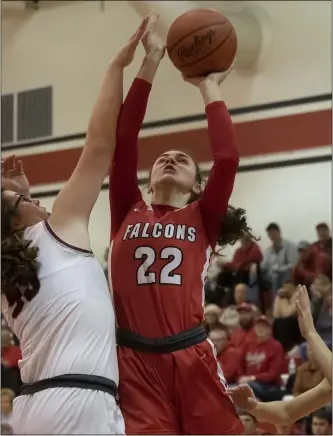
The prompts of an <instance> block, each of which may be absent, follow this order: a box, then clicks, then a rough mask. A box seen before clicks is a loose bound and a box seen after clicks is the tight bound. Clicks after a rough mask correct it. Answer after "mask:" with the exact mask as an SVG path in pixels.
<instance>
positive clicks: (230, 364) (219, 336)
mask: <svg viewBox="0 0 333 436" xmlns="http://www.w3.org/2000/svg"><path fill="white" fill-rule="evenodd" d="M208 337H209V339H210V340H211V341H212V342H213V344H214V346H215V349H216V355H217V360H218V361H219V363H220V365H221V367H222V371H223V374H224V377H225V379H226V380H227V382H228V384H232V383H236V382H237V375H238V361H239V359H240V352H239V350H237V349H236V348H235V347H233V346H232V345H231V344H230V343H229V342H228V332H227V331H226V329H223V328H215V329H213V330H211V331H210V332H209V335H208Z"/></svg>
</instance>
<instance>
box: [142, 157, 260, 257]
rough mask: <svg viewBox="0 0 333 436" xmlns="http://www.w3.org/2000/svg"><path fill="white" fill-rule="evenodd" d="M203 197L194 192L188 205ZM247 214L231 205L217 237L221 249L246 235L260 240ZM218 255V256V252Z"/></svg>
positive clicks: (197, 172) (202, 182) (200, 180)
mask: <svg viewBox="0 0 333 436" xmlns="http://www.w3.org/2000/svg"><path fill="white" fill-rule="evenodd" d="M192 160H193V159H192ZM193 163H194V165H195V181H196V182H197V183H198V184H199V185H200V186H202V187H203V189H204V186H205V180H204V179H203V177H202V175H201V171H200V168H199V165H198V164H197V163H196V162H195V161H194V160H193ZM150 177H151V172H150V174H149V180H150ZM201 195H202V191H201V192H199V193H196V192H193V191H192V192H191V196H190V198H189V200H188V204H190V203H193V202H194V201H197V200H199V198H200V197H201ZM245 214H246V211H245V209H241V208H235V207H233V206H231V205H230V204H229V206H228V211H227V214H226V215H225V217H222V220H221V231H220V233H219V235H218V237H217V241H216V244H217V245H219V246H220V247H221V248H223V247H225V246H226V245H235V244H236V242H237V241H239V240H240V239H242V237H243V236H244V235H248V236H249V237H250V239H254V240H255V241H259V240H260V238H256V237H255V236H254V235H253V234H252V229H251V227H249V226H248V224H247V221H246V215H245ZM216 254H218V252H217V253H216Z"/></svg>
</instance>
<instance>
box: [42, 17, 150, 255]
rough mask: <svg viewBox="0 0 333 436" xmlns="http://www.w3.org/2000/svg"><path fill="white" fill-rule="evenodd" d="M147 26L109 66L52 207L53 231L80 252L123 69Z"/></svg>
mask: <svg viewBox="0 0 333 436" xmlns="http://www.w3.org/2000/svg"><path fill="white" fill-rule="evenodd" d="M146 24H147V20H144V21H143V22H142V24H141V26H140V27H139V29H138V30H137V31H136V32H135V34H134V35H133V36H132V37H131V39H130V40H129V41H128V42H127V43H126V44H125V45H124V46H123V47H122V48H121V50H120V51H119V53H118V54H117V56H116V57H115V58H114V59H113V61H112V62H111V63H110V64H109V66H108V69H107V71H106V75H105V79H104V82H103V84H102V88H101V91H100V93H99V96H98V99H97V102H96V105H95V107H94V109H93V113H92V116H91V118H90V121H89V125H88V130H87V136H86V140H85V145H84V147H83V151H82V154H81V156H80V159H79V162H78V164H77V166H76V168H75V170H74V172H73V174H72V176H71V177H70V179H69V180H68V182H67V183H66V184H65V186H64V188H63V189H62V190H61V192H60V193H59V194H58V196H57V197H56V199H55V202H54V205H53V209H52V215H51V217H50V219H49V224H50V225H51V227H52V229H53V230H54V231H55V232H56V233H57V234H58V236H60V237H61V238H63V239H64V240H65V241H66V242H68V243H70V244H73V245H76V246H79V247H81V248H89V236H88V231H87V230H88V222H89V217H90V214H91V210H92V208H93V206H94V204H95V202H96V200H97V197H98V195H99V192H100V189H101V186H102V183H103V180H104V178H105V176H106V174H107V171H108V167H109V165H110V162H111V158H112V155H113V151H114V148H115V144H116V125H117V119H118V114H119V110H120V107H121V104H122V99H123V69H124V67H126V66H127V65H129V64H130V63H131V61H132V59H133V57H134V53H135V50H136V47H137V45H138V43H139V42H140V39H141V37H142V35H143V33H144V31H145V28H146ZM82 245H83V246H82Z"/></svg>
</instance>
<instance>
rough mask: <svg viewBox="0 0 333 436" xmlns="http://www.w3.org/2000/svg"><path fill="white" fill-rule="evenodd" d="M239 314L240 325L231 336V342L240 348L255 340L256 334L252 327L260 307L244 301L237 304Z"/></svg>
mask: <svg viewBox="0 0 333 436" xmlns="http://www.w3.org/2000/svg"><path fill="white" fill-rule="evenodd" d="M237 311H238V314H239V325H240V327H239V328H238V329H236V330H235V331H234V332H233V333H232V334H231V336H230V344H232V345H233V346H234V347H236V348H238V349H240V348H242V347H243V345H244V344H245V343H246V342H248V341H251V340H252V341H253V340H255V334H254V331H253V329H252V327H253V321H254V319H255V318H256V317H257V315H258V309H257V308H256V307H255V306H253V305H252V304H249V303H242V304H240V305H238V306H237Z"/></svg>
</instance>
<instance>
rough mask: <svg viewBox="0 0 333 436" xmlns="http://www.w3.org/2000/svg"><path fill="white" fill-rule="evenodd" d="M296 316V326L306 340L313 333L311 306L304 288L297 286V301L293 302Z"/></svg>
mask: <svg viewBox="0 0 333 436" xmlns="http://www.w3.org/2000/svg"><path fill="white" fill-rule="evenodd" d="M295 305H296V308H297V315H298V325H299V329H300V331H301V333H302V336H303V337H304V338H305V339H307V338H308V336H309V335H310V334H311V333H314V332H315V331H316V330H315V327H314V323H313V317H312V313H311V304H310V299H309V294H308V290H307V289H306V286H301V285H299V286H298V289H297V300H296V301H295Z"/></svg>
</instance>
